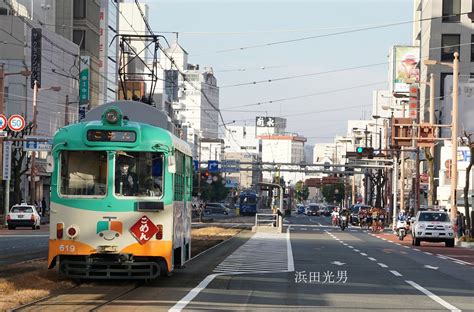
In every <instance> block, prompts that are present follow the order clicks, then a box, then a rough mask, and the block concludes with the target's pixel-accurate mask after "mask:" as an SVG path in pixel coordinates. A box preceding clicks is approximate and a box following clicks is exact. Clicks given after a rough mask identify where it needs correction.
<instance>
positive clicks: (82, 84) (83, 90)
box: [79, 56, 91, 104]
mask: <svg viewBox="0 0 474 312" xmlns="http://www.w3.org/2000/svg"><path fill="white" fill-rule="evenodd" d="M80 59H81V66H80V68H81V72H80V74H79V79H80V80H79V102H80V103H81V104H87V103H89V80H90V61H91V60H90V56H81V58H80Z"/></svg>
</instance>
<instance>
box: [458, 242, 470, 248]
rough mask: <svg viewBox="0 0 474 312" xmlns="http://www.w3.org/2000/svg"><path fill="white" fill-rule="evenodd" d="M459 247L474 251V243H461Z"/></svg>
mask: <svg viewBox="0 0 474 312" xmlns="http://www.w3.org/2000/svg"><path fill="white" fill-rule="evenodd" d="M458 247H461V248H467V249H474V243H468V242H460V243H459V245H458Z"/></svg>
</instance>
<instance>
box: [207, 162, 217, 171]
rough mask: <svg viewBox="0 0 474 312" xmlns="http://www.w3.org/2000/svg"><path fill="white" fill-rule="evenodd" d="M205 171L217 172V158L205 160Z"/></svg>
mask: <svg viewBox="0 0 474 312" xmlns="http://www.w3.org/2000/svg"><path fill="white" fill-rule="evenodd" d="M207 171H209V172H212V173H216V172H219V162H218V161H217V160H209V161H208V162H207Z"/></svg>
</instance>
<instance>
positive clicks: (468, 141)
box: [451, 131, 474, 237]
mask: <svg viewBox="0 0 474 312" xmlns="http://www.w3.org/2000/svg"><path fill="white" fill-rule="evenodd" d="M472 136H473V133H467V132H466V131H464V138H462V141H461V143H462V145H464V146H467V147H469V151H470V153H471V158H470V161H469V165H468V166H467V168H466V182H465V184H464V190H463V191H464V216H465V217H466V226H467V228H468V229H469V236H470V237H472V226H471V216H470V215H469V178H470V176H471V169H472V165H474V157H473V156H474V139H473V138H472ZM452 200H453V199H451V201H452ZM454 200H455V199H454Z"/></svg>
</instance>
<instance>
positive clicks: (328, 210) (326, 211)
mask: <svg viewBox="0 0 474 312" xmlns="http://www.w3.org/2000/svg"><path fill="white" fill-rule="evenodd" d="M335 208H337V206H336V205H326V206H325V207H324V208H323V210H322V212H321V214H323V215H324V216H326V217H329V216H331V213H332V212H333V210H334V209H335Z"/></svg>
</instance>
